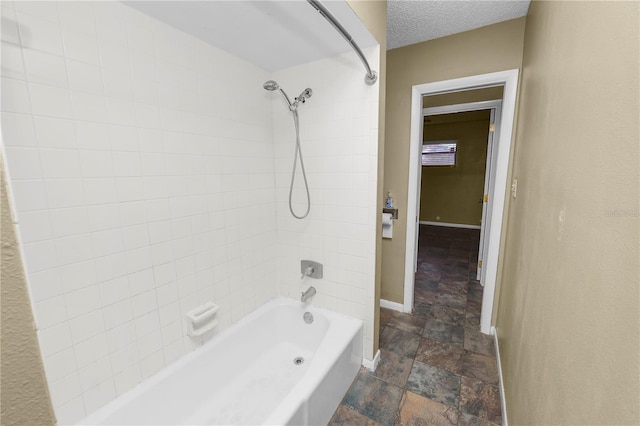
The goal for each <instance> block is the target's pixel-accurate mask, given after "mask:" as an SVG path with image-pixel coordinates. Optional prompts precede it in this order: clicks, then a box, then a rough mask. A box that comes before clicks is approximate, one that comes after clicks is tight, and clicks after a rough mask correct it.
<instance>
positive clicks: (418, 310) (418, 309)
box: [413, 301, 431, 318]
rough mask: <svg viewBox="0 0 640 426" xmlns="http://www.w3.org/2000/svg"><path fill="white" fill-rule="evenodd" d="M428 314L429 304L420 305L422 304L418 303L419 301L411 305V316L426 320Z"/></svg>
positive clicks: (429, 310)
mask: <svg viewBox="0 0 640 426" xmlns="http://www.w3.org/2000/svg"><path fill="white" fill-rule="evenodd" d="M430 313H431V304H429V303H422V302H419V301H416V302H415V303H414V304H413V315H417V316H419V317H424V318H427V317H429V314H430Z"/></svg>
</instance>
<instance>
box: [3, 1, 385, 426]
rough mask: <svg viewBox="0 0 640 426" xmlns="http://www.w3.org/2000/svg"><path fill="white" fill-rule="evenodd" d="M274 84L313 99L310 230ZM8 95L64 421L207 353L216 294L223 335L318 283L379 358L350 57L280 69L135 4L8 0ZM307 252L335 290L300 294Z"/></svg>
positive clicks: (365, 159) (370, 220)
mask: <svg viewBox="0 0 640 426" xmlns="http://www.w3.org/2000/svg"><path fill="white" fill-rule="evenodd" d="M365 53H366V54H367V56H368V57H369V60H370V61H372V62H373V64H374V65H376V64H377V62H378V60H377V55H378V51H377V48H369V49H365ZM268 79H275V80H277V81H278V82H279V83H280V84H281V86H282V87H283V88H285V90H287V91H288V92H289V94H290V95H294V96H295V95H297V94H298V93H299V92H300V91H302V89H304V88H306V87H311V88H312V89H313V91H314V94H313V97H312V98H311V99H310V100H309V101H308V102H307V103H306V104H304V105H302V106H300V121H301V137H302V147H303V154H304V156H305V166H306V168H307V172H308V178H309V184H310V187H311V197H312V207H311V214H310V215H309V217H308V218H307V219H305V220H303V221H298V220H296V219H293V218H292V217H291V216H290V214H289V211H288V207H287V197H288V185H289V179H290V173H291V165H292V164H291V163H292V157H293V150H294V131H293V122H292V119H291V114H290V113H289V112H288V111H287V109H286V108H285V107H284V105H283V103H282V100H281V99H280V98H279V96H278V95H277V94H276V93H272V92H266V91H264V90H263V89H262V84H263V83H264V81H266V80H268ZM1 87H2V138H3V156H4V161H5V164H6V165H7V169H8V170H7V171H8V174H9V182H10V191H11V196H12V199H13V208H14V210H15V211H16V214H17V227H18V232H19V237H20V240H21V245H22V250H23V254H24V260H25V264H26V265H25V266H26V272H27V280H28V285H29V289H30V293H31V298H32V302H33V309H34V313H35V317H36V322H37V327H38V336H39V340H40V345H41V350H42V355H43V358H44V364H45V370H46V374H47V380H48V383H49V387H50V391H51V397H52V401H53V405H54V408H55V411H56V416H57V418H58V421H59V423H61V424H64V423H71V422H74V421H77V420H79V419H81V418H82V417H84V416H85V415H87V414H89V413H91V412H93V411H95V410H96V409H97V408H99V407H100V406H102V405H104V404H105V403H107V402H109V401H110V400H112V399H114V398H115V397H116V396H117V395H120V394H122V393H123V392H125V391H127V390H128V389H130V388H132V387H133V386H135V385H136V384H137V383H139V382H140V381H142V380H144V379H145V378H147V377H149V376H150V375H152V374H153V373H155V372H156V371H158V370H159V369H161V368H163V367H164V366H165V365H167V364H169V363H170V362H172V361H174V360H175V359H177V358H179V357H180V356H182V355H183V354H185V353H186V352H188V351H190V350H192V349H193V348H194V347H195V346H196V345H195V344H194V343H193V342H192V341H191V340H190V339H189V338H188V337H186V335H185V325H184V323H183V315H184V313H185V312H187V311H188V310H190V309H192V308H194V307H196V306H198V305H200V304H202V303H204V302H205V301H208V300H212V301H214V302H215V303H217V304H218V305H220V311H219V316H220V320H221V324H220V325H221V328H222V327H226V326H228V325H229V324H231V323H232V322H234V321H236V320H238V319H239V318H241V317H242V316H244V315H245V314H246V313H248V312H249V311H251V310H253V309H254V308H255V307H256V306H258V305H260V304H262V303H263V302H265V301H266V300H267V299H269V298H271V297H273V296H276V295H287V296H291V297H296V298H297V297H298V296H299V291H301V290H302V289H304V288H306V286H308V285H311V284H313V285H314V286H315V287H316V288H317V289H318V294H317V295H316V296H315V298H314V300H313V303H314V304H317V305H320V306H323V307H326V308H329V309H332V310H335V311H338V312H342V313H345V314H347V315H350V316H354V317H358V318H361V319H363V320H364V321H365V342H364V343H365V353H364V354H363V355H364V356H365V357H366V358H369V359H370V358H372V356H373V354H372V347H373V342H372V339H373V298H374V276H373V274H374V272H373V271H374V246H375V218H376V216H375V215H376V211H377V210H376V190H375V188H376V179H377V176H376V171H377V110H378V87H377V85H376V86H373V87H369V86H366V85H365V84H364V82H363V71H362V68H361V66H360V64H359V61H358V59H357V57H355V55H354V54H352V53H349V54H345V55H343V56H341V57H340V58H337V59H335V58H334V59H325V60H321V61H317V62H314V63H311V64H305V65H303V66H298V67H295V68H292V69H287V70H282V71H278V72H275V73H269V72H267V71H265V70H262V69H260V68H258V67H256V66H254V65H252V64H249V63H247V62H245V61H243V60H241V59H238V58H237V57H234V56H233V55H231V54H229V53H226V52H224V51H221V50H219V49H217V48H215V47H212V46H210V45H208V44H205V43H204V42H201V41H200V40H197V39H195V38H193V37H191V36H188V35H186V34H184V33H181V32H180V31H177V30H175V29H173V28H171V27H169V26H167V25H165V24H163V23H161V22H159V21H157V20H154V19H152V18H150V17H148V16H146V15H144V14H142V13H140V12H138V11H137V10H135V9H132V8H130V7H128V6H125V5H123V4H121V3H119V2H15V3H13V2H6V1H3V2H2V86H1ZM297 183H298V184H299V183H301V177H300V175H298V177H297ZM298 191H299V185H298V189H296V197H295V199H296V201H297V203H296V209H297V211H300V210H301V209H303V208H304V205H303V204H302V203H301V199H300V198H299V197H300V193H299V192H298ZM300 259H312V260H316V261H319V262H322V263H324V266H325V270H324V271H325V278H324V279H322V280H314V281H313V282H310V280H309V279H307V280H306V281H305V282H301V281H300V279H299V278H300V274H299V261H300Z"/></svg>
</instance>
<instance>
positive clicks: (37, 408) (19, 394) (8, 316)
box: [0, 158, 56, 426]
mask: <svg viewBox="0 0 640 426" xmlns="http://www.w3.org/2000/svg"><path fill="white" fill-rule="evenodd" d="M0 161H2V159H1V158H0ZM0 178H1V180H2V182H1V184H0V195H1V197H2V198H1V200H0V201H1V204H2V208H1V210H0V218H1V219H2V224H1V225H0V235H2V241H1V242H0V244H2V248H1V250H2V252H1V254H0V259H1V260H2V262H1V263H2V272H1V275H0V283H1V287H0V293H1V294H0V308H1V311H2V314H1V317H0V324H2V329H1V333H0V360H1V361H2V365H1V366H0V371H2V375H1V377H0V389H2V392H0V396H1V399H0V410H1V413H0V424H3V425H7V426H9V425H27V424H38V425H53V424H55V423H56V419H55V416H54V414H53V407H52V406H51V400H50V399H49V390H48V388H47V380H46V378H45V374H44V368H43V366H42V358H41V356H40V346H39V345H38V337H37V334H36V330H35V323H34V321H33V314H32V313H31V301H30V300H29V293H28V290H27V283H26V281H25V278H24V270H23V268H22V260H21V259H20V248H19V247H18V241H17V239H16V232H15V228H14V225H13V221H12V213H11V210H10V208H9V200H8V198H7V185H6V181H5V176H4V167H3V166H2V164H1V163H0Z"/></svg>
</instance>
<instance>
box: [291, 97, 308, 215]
mask: <svg viewBox="0 0 640 426" xmlns="http://www.w3.org/2000/svg"><path fill="white" fill-rule="evenodd" d="M291 112H292V113H293V122H294V123H295V127H296V150H295V153H294V155H293V170H292V171H291V185H290V186H289V211H290V212H291V214H292V215H293V217H295V218H296V219H304V218H305V217H307V216H309V210H311V195H309V183H308V182H307V173H306V171H305V169H304V160H303V159H302V149H301V148H300V124H299V123H298V110H297V109H294V110H292V111H291ZM298 157H300V168H301V169H302V178H303V179H304V188H305V190H306V191H307V211H305V212H304V214H303V215H302V216H298V215H297V214H296V213H295V212H294V211H293V202H292V196H293V183H294V181H295V178H296V166H297V165H298Z"/></svg>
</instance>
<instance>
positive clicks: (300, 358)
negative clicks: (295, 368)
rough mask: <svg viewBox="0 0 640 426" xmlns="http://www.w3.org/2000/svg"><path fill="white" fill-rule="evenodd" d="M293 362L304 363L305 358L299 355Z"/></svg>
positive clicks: (296, 363)
mask: <svg viewBox="0 0 640 426" xmlns="http://www.w3.org/2000/svg"><path fill="white" fill-rule="evenodd" d="M293 363H294V364H295V365H302V364H303V363H304V358H302V357H301V356H297V357H295V358H294V359H293Z"/></svg>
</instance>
